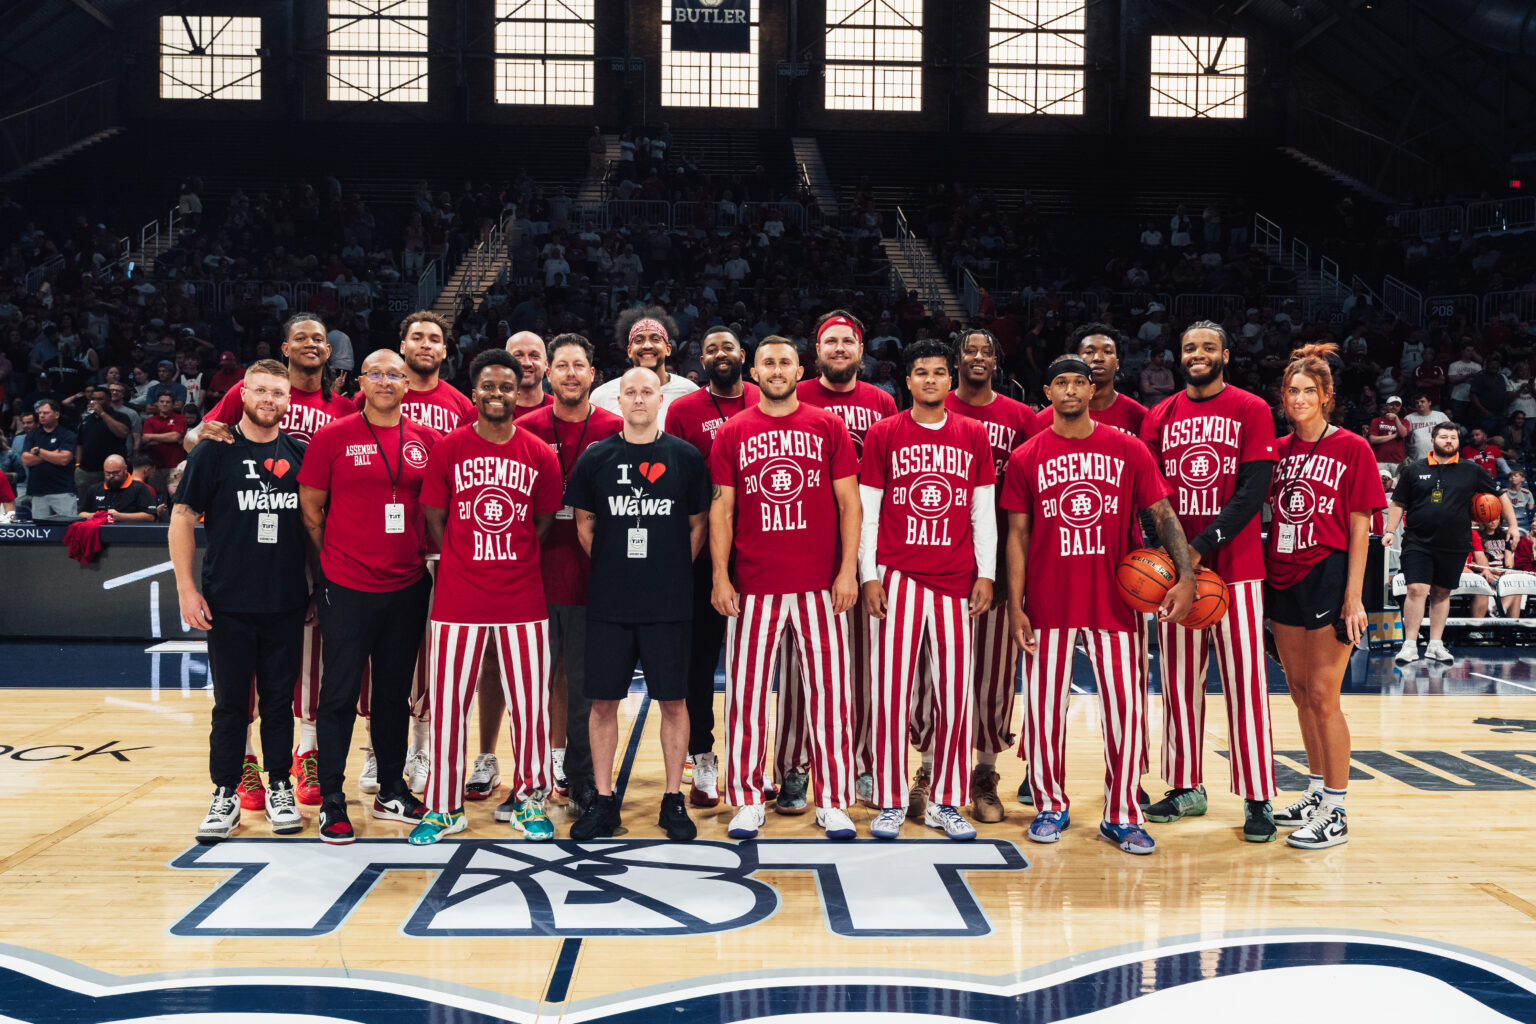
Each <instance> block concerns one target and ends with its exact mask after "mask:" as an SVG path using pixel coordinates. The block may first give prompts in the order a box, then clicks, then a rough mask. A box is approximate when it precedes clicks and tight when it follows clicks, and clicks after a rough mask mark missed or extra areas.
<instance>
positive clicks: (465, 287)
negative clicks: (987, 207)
mask: <svg viewBox="0 0 1536 1024" xmlns="http://www.w3.org/2000/svg"><path fill="white" fill-rule="evenodd" d="M662 205H663V206H665V205H666V204H665V203H663V204H662ZM513 216H514V211H512V210H504V211H502V215H501V219H500V220H499V221H497V222H496V224H495V226H494V227H492V228H491V230H490V232H489V233H488V234H487V235H486V236H485V238H484V239H482V240H481V241H480V242H479V244H477V245H476V246H475V247H474V248H472V249H470V250H469V252H467V253H465V254H464V258H463V259H462V260H460V261H459V265H458V266H457V267H456V268H455V272H456V273H457V274H458V275H459V286H458V287H457V288H456V289H454V293H453V311H454V315H455V316H457V315H458V311H459V310H460V309H462V308H463V306H464V300H465V299H466V298H470V297H471V296H473V295H474V294H476V293H477V292H478V293H483V292H484V291H485V289H486V285H487V283H488V282H486V280H485V279H486V277H487V276H489V274H490V271H491V268H492V267H494V266H496V264H497V263H498V262H501V261H504V260H506V259H507V254H506V248H507V245H506V237H507V228H508V226H509V225H510V224H511V223H512V219H513ZM419 283H420V282H419V281H418V284H419ZM435 301H436V300H435V299H434V303H435ZM423 308H430V307H423Z"/></svg>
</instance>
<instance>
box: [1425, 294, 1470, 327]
mask: <svg viewBox="0 0 1536 1024" xmlns="http://www.w3.org/2000/svg"><path fill="white" fill-rule="evenodd" d="M1424 315H1425V316H1426V317H1428V318H1429V319H1430V320H1446V321H1449V320H1455V319H1456V318H1457V317H1459V316H1464V317H1466V318H1467V322H1468V323H1481V322H1482V316H1483V297H1482V296H1481V295H1473V294H1471V293H1469V292H1458V293H1457V294H1454V295H1431V296H1429V298H1427V299H1425V300H1424Z"/></svg>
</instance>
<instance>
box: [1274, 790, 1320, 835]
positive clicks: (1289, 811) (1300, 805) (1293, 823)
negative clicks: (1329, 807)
mask: <svg viewBox="0 0 1536 1024" xmlns="http://www.w3.org/2000/svg"><path fill="white" fill-rule="evenodd" d="M1322 802H1323V794H1322V793H1321V792H1317V793H1303V794H1302V795H1301V799H1300V800H1297V801H1296V802H1295V803H1293V804H1291V806H1289V807H1287V808H1285V809H1284V810H1281V811H1276V812H1275V824H1276V825H1280V826H1282V827H1284V828H1299V827H1301V826H1302V825H1305V824H1306V823H1307V819H1308V818H1310V817H1312V812H1313V811H1314V810H1316V809H1317V807H1318V806H1319V805H1320V804H1321V803H1322Z"/></svg>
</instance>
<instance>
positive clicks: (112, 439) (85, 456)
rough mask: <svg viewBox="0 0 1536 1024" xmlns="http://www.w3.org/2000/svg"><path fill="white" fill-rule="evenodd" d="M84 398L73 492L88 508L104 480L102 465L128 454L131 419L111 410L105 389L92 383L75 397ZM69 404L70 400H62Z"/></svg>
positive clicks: (76, 450) (83, 506)
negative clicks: (116, 456) (109, 459)
mask: <svg viewBox="0 0 1536 1024" xmlns="http://www.w3.org/2000/svg"><path fill="white" fill-rule="evenodd" d="M75 397H77V398H79V397H84V398H85V399H86V407H85V411H84V412H83V413H81V414H80V430H79V442H78V445H77V447H76V448H75V493H76V494H77V495H78V496H79V498H80V507H81V508H89V507H90V503H91V499H92V497H93V496H94V495H95V493H96V492H97V491H99V490H101V484H102V481H103V480H104V479H105V475H104V471H103V469H102V466H103V464H104V463H105V462H106V460H107V456H109V455H127V454H128V434H129V432H130V430H131V428H132V426H133V421H132V420H130V419H129V418H128V417H127V416H125V415H124V414H123V413H120V412H118V411H117V410H116V409H113V408H112V406H111V404H110V400H109V399H110V396H109V395H108V393H107V389H106V388H105V387H103V386H101V385H99V384H93V385H92V386H91V387H88V388H86V389H85V390H84V391H82V392H81V393H80V395H77V396H75ZM64 404H65V405H68V404H69V401H66V402H65V403H64Z"/></svg>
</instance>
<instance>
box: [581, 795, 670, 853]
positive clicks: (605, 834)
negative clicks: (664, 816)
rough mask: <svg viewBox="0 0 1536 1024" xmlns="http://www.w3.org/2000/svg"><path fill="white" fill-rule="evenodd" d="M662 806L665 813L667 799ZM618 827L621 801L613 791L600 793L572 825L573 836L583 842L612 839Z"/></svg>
mask: <svg viewBox="0 0 1536 1024" xmlns="http://www.w3.org/2000/svg"><path fill="white" fill-rule="evenodd" d="M661 806H662V811H663V813H665V811H666V806H667V805H666V801H665V799H663V801H662V805H661ZM618 827H619V802H618V801H617V800H615V799H614V798H613V794H611V793H610V794H609V795H608V796H603V795H602V794H598V796H597V797H595V798H594V799H593V801H592V803H591V804H590V805H589V806H588V807H587V809H586V811H585V812H584V813H583V814H582V816H581V818H580V819H579V820H578V821H577V822H576V824H574V825H572V826H571V838H572V839H574V840H576V841H577V842H583V843H584V842H586V841H588V840H590V839H612V838H613V830H614V829H616V828H618Z"/></svg>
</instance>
